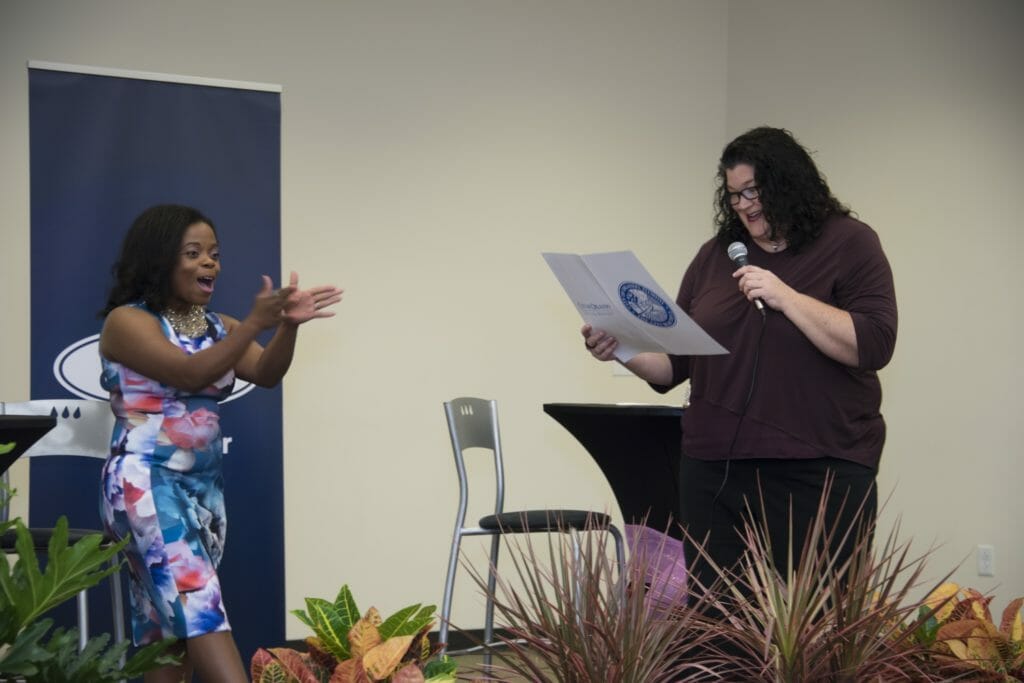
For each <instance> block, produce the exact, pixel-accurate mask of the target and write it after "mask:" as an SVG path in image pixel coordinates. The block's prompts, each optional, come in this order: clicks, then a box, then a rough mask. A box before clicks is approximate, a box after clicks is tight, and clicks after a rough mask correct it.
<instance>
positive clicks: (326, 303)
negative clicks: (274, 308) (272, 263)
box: [281, 270, 344, 325]
mask: <svg viewBox="0 0 1024 683" xmlns="http://www.w3.org/2000/svg"><path fill="white" fill-rule="evenodd" d="M289 285H290V286H291V287H293V288H294V289H295V291H294V292H292V293H291V295H290V296H289V297H288V299H287V300H285V304H284V311H283V312H282V314H281V317H282V319H283V320H284V321H285V322H288V323H291V324H293V325H301V324H302V323H304V322H309V321H310V320H313V319H314V318H330V317H332V316H333V315H334V311H331V310H328V309H329V308H330V307H331V306H333V305H334V304H336V303H338V302H339V301H341V295H342V292H344V290H342V289H338V288H337V287H335V286H334V285H320V286H319V287H313V288H311V289H299V275H298V273H296V272H295V271H294V270H293V271H292V275H291V280H290V282H289Z"/></svg>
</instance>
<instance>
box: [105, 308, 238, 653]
mask: <svg viewBox="0 0 1024 683" xmlns="http://www.w3.org/2000/svg"><path fill="white" fill-rule="evenodd" d="M135 305H136V306H138V307H139V308H142V309H143V310H146V311H148V312H150V313H153V312H152V311H150V310H149V309H148V308H146V307H145V306H144V305H142V304H135ZM153 315H155V316H156V317H158V318H159V319H160V324H161V327H162V328H163V331H164V334H166V335H167V338H168V339H169V340H170V341H171V343H173V344H175V345H177V346H178V347H180V348H181V350H182V352H184V353H187V354H193V353H196V352H197V351H201V350H202V349H205V348H207V347H209V346H211V345H212V344H214V343H215V342H217V341H219V340H220V339H222V338H224V336H225V335H226V334H227V332H226V331H225V329H224V325H223V323H222V322H221V320H220V318H219V317H218V316H217V315H216V314H214V313H207V314H206V320H207V331H206V334H204V335H203V336H201V337H197V338H194V339H190V338H188V337H187V336H184V335H181V336H179V335H178V334H177V333H176V332H174V330H173V329H172V328H171V325H170V323H169V322H168V321H167V320H166V319H165V318H163V317H161V316H159V315H157V314H155V313H153ZM101 360H102V364H103V374H102V377H101V383H102V385H103V388H104V389H106V390H108V391H109V392H110V406H111V409H112V410H113V411H114V415H115V416H116V418H117V423H116V424H115V426H114V433H113V436H112V438H111V442H110V457H109V458H107V461H106V464H105V465H104V467H103V480H102V493H101V501H100V514H101V517H102V518H103V521H104V524H105V525H106V527H107V529H108V530H109V531H110V532H111V533H112V534H113V535H114V536H115V537H117V538H127V539H129V542H128V545H127V547H126V548H125V549H124V553H125V556H126V557H127V559H128V568H129V574H130V577H131V580H130V586H131V606H132V636H133V640H134V641H135V644H136V645H143V644H146V643H151V642H155V641H158V640H161V639H163V638H193V637H195V636H200V635H203V634H206V633H214V632H217V631H228V630H230V628H231V627H230V625H229V624H228V619H227V614H226V612H225V610H224V605H223V603H222V601H221V590H220V581H219V580H218V578H217V566H218V565H219V564H220V559H221V555H222V553H223V550H224V534H225V531H226V526H227V525H226V519H225V516H224V481H223V475H222V471H221V460H222V443H221V432H220V416H219V413H218V411H219V405H218V401H220V400H222V399H224V398H226V397H227V396H228V395H229V394H230V393H231V389H232V386H233V385H234V381H235V375H234V372H228V373H227V374H226V375H224V376H223V377H221V378H220V379H219V380H218V381H217V382H216V383H214V384H213V385H212V386H209V387H207V388H205V389H203V390H202V391H199V392H196V393H189V392H186V391H183V390H180V389H176V388H174V387H170V386H166V385H164V384H161V383H159V382H157V381H155V380H152V379H149V378H147V377H143V376H142V375H140V374H139V373H137V372H135V371H133V370H130V369H129V368H126V367H124V366H123V365H121V364H119V363H114V362H111V361H108V360H107V359H105V358H103V359H101Z"/></svg>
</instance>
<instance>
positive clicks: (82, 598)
mask: <svg viewBox="0 0 1024 683" xmlns="http://www.w3.org/2000/svg"><path fill="white" fill-rule="evenodd" d="M88 642H89V597H88V596H87V595H86V594H85V590H81V591H79V592H78V651H79V652H81V651H82V650H84V649H85V646H86V644H87V643H88Z"/></svg>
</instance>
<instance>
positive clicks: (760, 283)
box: [732, 266, 794, 311]
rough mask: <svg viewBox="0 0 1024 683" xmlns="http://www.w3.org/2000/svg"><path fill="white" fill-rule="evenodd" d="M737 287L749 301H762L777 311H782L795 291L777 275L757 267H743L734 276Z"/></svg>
mask: <svg viewBox="0 0 1024 683" xmlns="http://www.w3.org/2000/svg"><path fill="white" fill-rule="evenodd" d="M732 276H733V277H734V278H736V279H737V285H738V286H739V289H740V292H741V293H742V294H743V296H745V297H747V300H748V301H753V300H754V299H760V300H761V301H763V302H764V304H765V306H768V307H769V308H772V309H774V310H776V311H780V310H782V308H783V306H784V305H785V303H786V301H787V300H788V299H789V298H790V297H791V295H792V294H793V293H794V290H793V289H792V288H791V287H790V286H789V285H787V284H786V283H784V282H783V281H782V280H780V279H779V278H778V277H777V276H776V275H775V273H773V272H772V271H770V270H765V269H764V268H758V267H757V266H743V267H742V268H740V269H739V270H737V271H736V272H735V273H733V274H732Z"/></svg>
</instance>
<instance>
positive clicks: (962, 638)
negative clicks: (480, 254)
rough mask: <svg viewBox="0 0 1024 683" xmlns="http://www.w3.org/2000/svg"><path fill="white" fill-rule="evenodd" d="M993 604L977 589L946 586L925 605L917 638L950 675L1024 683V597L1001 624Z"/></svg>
mask: <svg viewBox="0 0 1024 683" xmlns="http://www.w3.org/2000/svg"><path fill="white" fill-rule="evenodd" d="M991 601H992V597H991V596H985V595H982V594H981V593H979V592H978V591H976V590H974V589H972V588H962V587H960V586H959V585H957V584H955V583H944V584H942V585H941V586H939V587H938V588H936V589H935V590H934V591H932V593H931V594H930V595H929V596H928V597H927V598H926V599H925V604H924V605H922V606H921V616H922V617H923V623H921V624H920V626H919V627H918V628H917V629H916V630H915V631H914V636H915V638H916V639H917V640H918V642H920V643H921V644H923V645H925V646H927V647H929V648H930V652H931V654H932V655H933V657H934V661H935V663H936V665H937V666H938V668H939V669H940V670H941V671H943V672H945V673H946V674H947V675H949V676H951V677H952V676H960V677H963V678H969V679H970V680H972V681H1024V626H1022V623H1021V606H1022V605H1024V598H1016V599H1014V600H1012V601H1010V603H1009V604H1008V605H1007V606H1006V608H1005V609H1004V610H1003V614H1002V618H1001V619H1000V622H999V625H998V626H997V625H996V623H995V622H994V621H993V619H992V613H991V611H990V610H989V603H990V602H991Z"/></svg>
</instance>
